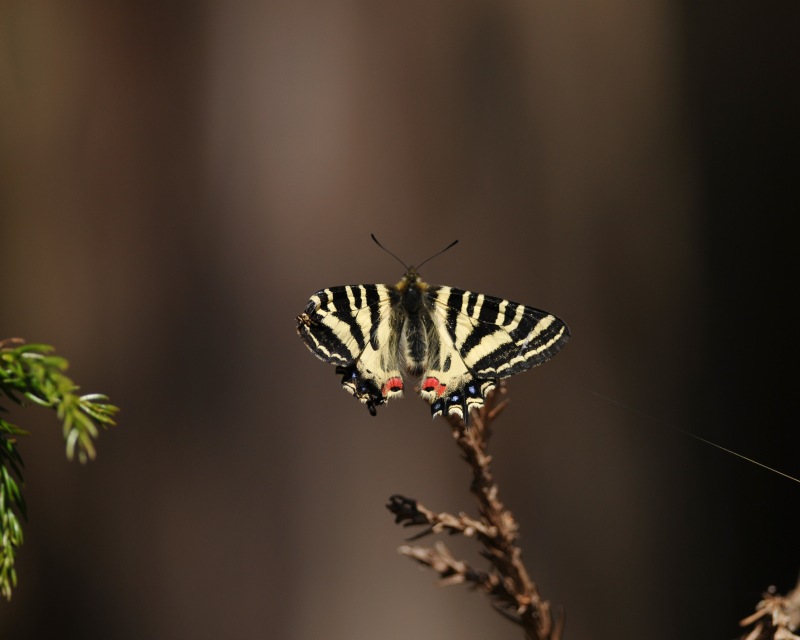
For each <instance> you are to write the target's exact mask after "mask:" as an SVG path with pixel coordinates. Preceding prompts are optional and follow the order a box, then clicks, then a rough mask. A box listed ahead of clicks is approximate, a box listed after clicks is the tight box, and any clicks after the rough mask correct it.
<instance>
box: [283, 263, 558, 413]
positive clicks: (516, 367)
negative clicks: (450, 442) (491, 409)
mask: <svg viewBox="0 0 800 640" xmlns="http://www.w3.org/2000/svg"><path fill="white" fill-rule="evenodd" d="M297 331H298V334H299V335H300V337H301V338H302V339H303V341H304V342H305V343H306V346H308V348H309V349H310V350H311V352H312V353H314V355H316V356H317V357H318V358H320V359H321V360H323V361H325V362H328V363H331V364H335V365H337V366H336V372H337V373H338V374H341V375H342V385H343V386H344V388H345V389H346V390H347V391H348V392H349V393H351V394H352V395H354V396H355V397H356V398H358V399H359V400H360V401H361V402H362V403H364V404H366V405H367V408H368V409H369V411H370V413H372V414H373V415H375V413H376V411H375V407H377V406H379V405H382V404H385V403H386V401H387V400H389V399H392V398H398V397H400V396H402V393H403V390H404V389H405V382H404V380H403V374H407V375H409V376H411V377H414V378H419V379H420V381H421V382H420V388H419V392H420V395H421V396H422V397H423V398H425V399H426V400H427V401H428V402H430V403H431V405H432V407H431V411H432V413H433V415H434V416H437V415H442V414H444V413H446V414H455V415H458V416H459V417H461V418H462V419H464V420H465V421H466V420H468V418H469V412H470V410H471V409H475V408H479V407H481V406H482V405H483V403H484V399H485V398H486V395H487V394H488V393H489V392H490V391H491V390H492V389H493V388H494V387H495V385H496V383H497V380H499V379H501V378H506V377H508V376H510V375H514V374H515V373H519V372H521V371H524V370H526V369H529V368H530V367H533V366H535V365H537V364H540V363H542V362H544V361H546V360H548V359H549V358H550V357H552V356H553V355H554V354H555V353H556V352H557V351H558V350H559V349H560V348H561V347H562V346H563V345H564V343H566V341H567V339H568V338H569V330H568V329H567V326H566V324H564V322H563V321H561V320H559V319H558V318H556V317H555V316H554V315H552V314H549V313H547V312H545V311H541V310H539V309H534V308H533V307H528V306H525V305H521V304H518V303H516V302H511V301H509V300H503V299H501V298H494V297H492V296H485V295H483V294H477V293H472V292H470V291H464V290H462V289H456V288H453V287H447V286H440V285H429V284H427V283H425V282H423V281H422V280H421V279H420V277H419V274H418V273H417V271H416V269H414V267H410V268H409V269H408V271H407V272H406V274H405V276H403V279H402V280H401V281H400V282H398V283H397V284H396V285H394V286H391V285H384V284H365V285H346V286H340V287H331V288H328V289H322V290H321V291H318V292H317V293H315V294H314V295H313V296H311V298H310V300H309V301H308V304H307V305H306V308H305V310H304V312H303V313H302V314H300V315H299V316H298V317H297Z"/></svg>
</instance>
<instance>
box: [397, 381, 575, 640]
mask: <svg viewBox="0 0 800 640" xmlns="http://www.w3.org/2000/svg"><path fill="white" fill-rule="evenodd" d="M505 394H506V389H505V385H504V384H500V385H498V387H497V389H496V390H495V391H494V392H493V393H492V394H490V395H489V396H488V397H487V399H486V403H485V404H484V406H483V407H482V408H481V409H480V410H479V411H478V412H477V413H474V414H473V425H472V426H471V427H467V426H466V425H465V424H464V422H463V421H462V420H460V419H459V418H457V417H455V416H449V417H448V419H447V420H448V423H449V425H450V428H451V430H452V435H453V438H454V439H455V441H456V444H457V445H458V447H459V448H460V449H461V452H462V455H463V458H464V459H465V460H466V461H467V463H468V464H469V466H470V469H471V470H472V482H471V484H470V491H471V492H472V493H473V494H474V495H475V496H476V497H477V499H478V509H479V511H480V518H479V519H475V518H472V517H470V516H468V515H466V514H464V513H459V514H458V515H457V516H456V515H452V514H450V513H447V512H443V513H435V512H434V511H431V510H430V509H428V508H427V507H424V506H423V505H421V504H420V503H418V502H417V501H416V500H413V499H411V498H406V497H403V496H400V495H395V496H392V497H391V498H390V499H389V504H388V505H387V508H388V509H389V510H390V511H391V512H392V513H393V514H394V515H395V521H396V522H397V523H402V524H403V526H406V527H408V526H415V525H418V526H425V527H426V528H425V529H424V530H423V531H422V532H421V533H420V534H418V535H416V536H414V537H413V538H412V539H418V538H420V537H423V536H426V535H429V534H432V533H443V532H446V533H450V534H454V535H457V534H460V535H463V536H466V537H470V538H475V539H477V540H478V541H479V542H480V543H481V545H482V547H483V549H482V554H483V555H484V556H485V557H486V558H488V559H489V561H490V562H491V564H492V570H491V571H489V572H483V571H478V570H476V569H474V568H472V567H471V566H470V565H469V564H468V563H466V562H464V561H459V560H456V559H455V558H453V556H452V555H451V554H450V552H449V551H448V549H447V547H446V546H445V545H444V544H442V543H437V544H436V545H435V546H434V547H433V548H425V547H411V546H404V547H400V549H399V551H400V553H402V554H404V555H406V556H408V557H410V558H413V559H414V560H416V561H417V562H419V563H421V564H423V565H425V566H428V567H430V568H431V569H433V570H434V571H436V572H437V573H438V574H439V575H440V576H441V579H442V582H441V584H442V585H443V586H444V585H450V584H460V583H465V584H470V585H472V586H473V587H475V588H477V589H480V590H482V591H484V592H486V593H487V594H489V595H490V596H491V597H492V599H493V602H492V604H493V605H494V607H495V609H497V611H499V612H500V613H501V614H503V615H504V616H505V617H507V618H508V619H510V620H512V621H513V622H515V623H516V624H519V625H520V626H521V627H523V629H524V630H525V635H526V638H528V640H560V638H562V636H563V628H564V615H563V612H562V613H561V615H559V616H558V617H557V618H556V619H554V617H553V614H552V612H551V609H550V603H549V602H548V601H547V600H544V599H543V598H542V597H541V596H540V594H539V591H538V589H537V587H536V585H535V584H534V582H533V580H531V578H530V576H529V574H528V571H527V569H526V568H525V565H524V564H523V562H522V551H521V549H520V548H519V547H518V546H517V544H516V541H517V533H518V530H519V526H518V524H517V522H516V520H515V519H514V516H513V515H512V514H511V512H510V511H509V510H508V509H506V507H505V505H504V504H503V503H502V501H501V500H500V491H499V488H498V486H497V483H496V482H495V480H494V476H493V475H492V470H491V462H492V458H491V456H490V455H489V454H488V453H487V447H488V441H489V437H490V436H491V425H492V423H493V421H494V420H495V419H496V418H497V416H498V415H500V413H501V412H502V410H503V409H504V408H505V406H506V404H507V403H508V401H507V400H506V399H504V398H503V396H505Z"/></svg>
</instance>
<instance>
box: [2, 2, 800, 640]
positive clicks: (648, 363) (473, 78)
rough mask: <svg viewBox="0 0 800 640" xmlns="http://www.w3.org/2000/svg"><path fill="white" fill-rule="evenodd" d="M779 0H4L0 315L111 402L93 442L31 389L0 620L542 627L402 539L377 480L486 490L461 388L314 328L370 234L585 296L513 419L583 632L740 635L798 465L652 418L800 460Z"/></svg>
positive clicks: (443, 635)
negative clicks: (15, 558)
mask: <svg viewBox="0 0 800 640" xmlns="http://www.w3.org/2000/svg"><path fill="white" fill-rule="evenodd" d="M700 4H702V7H700V6H696V5H700ZM795 7H796V3H781V4H778V3H770V2H767V3H758V4H755V5H753V4H746V3H723V2H720V1H714V2H710V3H691V2H683V3H671V2H649V3H642V2H635V1H630V0H629V1H625V0H612V1H608V2H603V3H592V2H555V3H554V2H540V1H535V0H525V1H516V0H501V1H499V2H498V1H494V2H488V1H485V2H469V3H465V2H461V1H459V2H453V1H442V2H433V3H431V2H410V3H397V2H394V3H370V2H320V1H314V0H311V1H307V2H281V1H280V0H277V1H268V2H260V3H258V2H239V3H223V2H162V3H135V2H113V3H109V2H92V1H88V0H87V1H84V2H72V3H62V2H54V1H50V2H27V1H16V2H14V1H11V0H3V1H2V2H0V216H1V217H0V247H2V252H0V270H1V272H2V274H3V280H2V281H3V285H2V303H1V304H0V337H7V336H22V337H25V338H26V339H28V340H30V341H38V342H46V343H51V344H54V345H56V346H57V347H58V350H59V353H60V354H62V355H64V356H66V357H68V358H69V359H70V361H71V362H72V369H71V373H72V374H73V376H74V378H75V379H76V380H77V381H79V382H80V383H81V384H82V385H83V388H84V390H85V391H87V392H88V391H102V392H105V393H108V394H110V395H111V397H112V399H113V400H114V401H115V402H116V403H117V404H119V405H120V406H121V407H122V408H123V413H122V414H121V416H120V421H119V426H118V427H116V428H114V429H113V430H111V431H110V432H108V433H105V434H103V435H102V437H101V438H100V441H99V443H98V447H99V458H98V460H97V461H96V462H94V463H92V464H89V465H86V466H84V467H81V466H80V465H78V464H68V463H67V462H66V461H65V460H64V455H63V443H62V441H61V439H60V437H59V428H58V424H57V423H56V421H55V419H54V417H53V416H52V415H50V414H48V413H47V412H45V411H42V410H37V409H28V410H24V411H20V410H15V411H14V412H13V414H12V417H13V418H14V419H16V420H17V421H18V422H21V423H22V424H23V426H26V427H28V428H29V429H30V430H31V431H32V432H33V434H32V436H31V437H30V438H27V439H26V440H25V441H24V443H23V444H22V452H23V455H24V456H25V460H26V470H25V471H26V491H27V494H26V496H27V500H28V503H29V517H30V521H29V523H28V525H27V528H26V531H25V536H26V541H25V545H24V547H23V549H22V553H21V558H20V561H19V566H18V569H19V574H20V583H19V588H18V590H17V591H16V593H15V594H14V598H13V601H12V602H11V603H10V604H9V603H0V636H2V637H3V638H15V639H26V638H61V639H64V638H70V639H71V638H103V639H118V638H119V639H140V638H157V639H161V638H193V639H205V638H209V639H212V638H222V637H226V638H276V639H287V640H295V639H306V638H330V639H348V640H349V639H353V640H360V639H373V638H380V639H382V640H394V639H398V640H399V639H407V638H436V639H442V640H451V639H452V640H455V639H459V640H461V639H464V638H487V637H491V638H496V639H501V638H502V639H506V638H507V639H509V640H510V639H512V638H519V637H521V634H520V632H519V631H518V629H517V628H515V627H513V626H512V625H511V624H510V623H508V622H506V621H504V620H503V619H501V618H500V617H499V616H497V615H496V614H495V613H493V612H492V611H491V610H490V608H489V606H488V605H487V603H486V602H485V601H484V600H485V599H484V598H483V597H482V596H480V595H477V594H474V593H470V592H468V591H467V590H466V589H462V588H458V587H453V588H450V589H439V588H437V587H436V586H435V585H434V584H433V583H434V576H433V575H432V574H431V573H427V572H421V571H418V570H417V569H416V568H415V567H414V566H413V565H412V564H411V562H410V561H408V560H406V559H404V558H402V557H400V556H398V555H397V554H396V552H395V548H396V547H397V546H398V545H399V544H401V543H402V542H403V539H404V537H405V536H406V535H408V534H409V532H408V531H407V530H402V529H399V528H398V527H396V526H395V525H394V524H393V523H392V520H391V517H390V515H389V514H388V512H386V511H385V509H384V506H383V505H384V503H385V502H386V500H387V498H388V497H389V495H391V494H393V493H403V494H406V495H409V496H413V497H416V498H419V499H420V500H422V501H423V502H424V503H426V504H427V505H428V506H430V507H431V508H434V509H442V510H445V509H447V510H451V511H457V510H467V511H470V512H474V508H473V503H472V500H471V498H470V496H469V495H468V493H467V485H468V473H467V470H466V468H465V466H464V465H463V463H462V462H461V461H460V460H459V459H458V456H457V453H456V450H455V447H454V446H453V445H452V443H451V442H450V436H449V433H448V430H447V428H446V425H445V424H444V423H442V422H433V423H431V421H430V419H429V409H428V406H427V405H426V404H425V403H423V402H422V401H420V400H419V399H417V398H414V397H409V398H407V399H406V400H404V401H402V402H399V403H396V404H393V405H390V406H389V407H387V408H381V409H380V410H379V414H378V417H377V418H372V417H370V416H369V415H368V413H367V411H366V410H365V409H364V408H363V407H361V406H359V405H358V404H357V403H355V402H354V401H353V400H352V399H351V398H349V397H348V396H347V395H346V394H345V393H343V392H342V390H341V389H340V388H339V386H340V385H339V382H338V379H337V378H336V377H335V376H334V373H333V367H329V366H326V365H324V364H322V363H320V362H318V361H317V360H315V359H314V358H313V357H312V356H311V355H310V354H309V353H308V352H307V350H306V349H305V347H304V346H303V345H302V344H301V342H300V341H299V340H298V339H297V338H296V336H295V329H294V324H295V323H294V318H295V316H296V314H297V313H298V312H300V311H301V310H302V309H303V307H304V305H305V303H306V300H307V299H308V297H309V296H310V295H311V294H312V293H313V292H314V291H316V290H317V289H320V288H322V287H325V286H330V285H338V284H347V283H358V282H389V283H394V282H396V281H397V280H398V279H399V278H400V276H401V275H402V268H401V267H400V266H399V265H398V264H397V263H396V262H394V261H393V260H392V259H391V258H390V257H389V256H387V255H386V254H384V253H382V252H380V251H379V250H378V249H377V248H376V247H375V246H374V245H373V244H372V242H371V241H370V239H369V234H370V233H375V234H376V235H377V236H378V238H380V239H381V240H382V241H383V242H384V243H385V244H386V245H387V246H388V247H390V248H391V249H392V250H393V251H395V252H396V253H398V254H399V255H400V256H402V257H403V258H404V259H405V260H406V261H407V262H411V263H418V262H419V261H421V260H422V259H424V258H425V257H427V256H429V255H431V254H432V253H434V252H435V251H437V250H439V249H440V248H442V247H443V246H445V245H446V244H447V243H448V242H450V241H451V240H453V239H454V238H458V239H459V240H460V241H461V243H460V245H459V246H458V247H457V248H456V249H453V250H452V251H450V252H448V253H447V254H446V255H444V256H442V257H440V258H437V259H436V260H435V261H433V262H431V263H429V264H428V265H426V267H425V269H424V272H423V275H424V276H425V277H426V279H427V280H428V281H430V282H435V283H445V284H450V285H454V286H461V287H465V288H469V289H474V290H477V291H482V292H485V293H489V294H494V295H500V296H505V297H510V298H512V299H514V300H518V301H521V302H526V303H528V304H533V305H535V306H539V307H542V308H545V309H548V310H551V311H553V312H554V313H557V314H558V315H560V316H561V317H563V318H564V319H565V320H567V322H568V323H569V324H570V326H571V329H572V332H573V339H572V341H571V343H570V344H569V346H568V347H567V349H566V350H565V351H564V352H563V353H562V354H560V355H559V356H558V357H557V358H556V359H554V360H553V361H552V362H551V363H548V364H547V365H545V366H544V367H542V368H540V369H536V370H534V371H533V372H530V373H528V374H525V375H522V376H519V377H517V378H515V379H513V380H512V381H511V384H510V395H511V398H512V405H511V407H510V408H509V410H508V411H507V413H506V414H505V416H504V417H503V419H502V420H501V421H500V422H499V423H498V430H497V433H496V436H495V439H494V441H493V453H494V455H495V466H496V469H495V470H496V474H497V476H498V478H499V480H500V482H501V488H502V490H503V492H504V493H503V497H504V499H505V501H506V502H507V504H508V505H509V506H510V508H511V509H512V510H513V511H514V513H515V514H516V515H517V516H518V518H519V520H520V523H521V526H522V539H521V543H522V545H523V549H524V550H525V557H526V560H527V563H528V567H529V569H530V571H531V573H532V574H533V577H534V578H535V579H536V581H537V582H538V584H539V586H540V589H541V590H542V592H543V594H544V595H545V596H546V597H548V598H550V599H551V600H552V601H553V603H554V604H555V605H558V606H564V607H566V609H567V612H568V622H567V638H569V639H570V640H578V639H584V638H585V639H596V640H603V639H611V638H643V637H646V638H649V639H662V638H663V639H667V638H670V639H672V638H730V637H735V636H736V635H737V633H738V628H737V626H736V622H737V621H738V619H739V618H741V617H743V616H745V615H747V614H748V613H749V612H750V611H751V608H752V606H754V605H755V603H756V601H757V600H758V598H759V595H760V593H761V592H762V590H763V589H765V588H766V587H767V586H768V585H769V584H772V583H775V584H777V585H778V587H779V588H780V589H782V590H786V589H788V588H789V587H791V586H792V583H793V581H794V579H795V577H796V575H797V570H798V567H800V558H799V557H798V556H799V555H800V554H798V553H797V545H796V542H797V534H796V520H795V521H794V525H793V524H792V521H791V516H790V515H789V514H791V513H796V506H797V500H798V496H800V492H799V491H798V487H797V485H794V484H793V483H791V482H789V481H786V480H783V479H781V478H780V477H778V476H775V475H772V474H769V473H766V472H765V471H763V470H761V469H759V468H757V467H755V466H753V465H750V464H746V463H744V462H742V461H740V460H737V459H736V458H734V457H732V456H728V455H725V454H723V453H721V452H719V451H717V450H715V449H712V448H710V447H707V446H706V445H703V444H700V443H698V442H696V441H694V440H692V439H690V438H687V437H685V436H683V435H681V434H679V433H676V432H675V431H671V430H669V429H666V428H664V427H663V424H662V423H663V422H669V423H672V424H675V425H679V426H680V427H682V428H684V429H688V430H691V431H694V432H696V433H698V434H700V435H702V436H704V437H707V438H710V439H713V440H715V441H717V442H720V443H721V444H724V445H725V446H728V447H730V448H732V449H736V450H738V451H742V452H743V453H746V454H748V455H751V456H753V457H755V458H758V459H760V460H763V461H764V462H766V463H769V464H773V465H775V466H779V467H781V468H783V469H784V470H786V471H788V472H790V473H794V474H795V475H797V474H798V471H799V469H798V465H797V457H796V451H797V449H796V447H795V448H794V449H793V448H792V447H793V446H794V445H796V442H797V441H796V439H795V440H793V441H790V440H789V439H790V437H795V436H794V434H795V433H796V429H797V425H798V410H797V404H796V397H797V393H796V383H797V374H796V370H795V365H794V363H795V362H796V358H797V356H798V352H797V351H798V349H797V347H798V344H797V339H796V337H795V333H794V327H796V326H797V324H798V320H799V318H798V312H797V310H796V305H793V303H792V298H793V297H794V296H795V295H796V292H797V284H796V283H797V280H796V277H795V276H796V267H795V264H796V256H797V253H796V234H794V233H789V227H788V225H789V223H790V215H796V213H797V207H796V200H792V197H790V194H791V193H793V192H794V191H795V190H796V186H797V181H798V178H799V177H800V171H798V164H797V153H796V149H797V142H798V140H797V133H798V121H797V113H798V111H797V106H798V105H797V104H796V102H794V97H793V96H792V94H791V91H790V89H791V87H792V85H796V81H795V79H796V70H797V68H796V64H797V59H798V58H797V51H796V50H795V45H794V42H796V33H795V32H794V30H795V29H796V25H797V22H796V18H797V10H796V8H795ZM795 88H796V87H795ZM790 367H791V369H790ZM595 393H599V394H602V395H605V396H609V397H611V398H613V399H614V400H615V401H618V402H620V403H622V404H625V405H630V406H631V407H633V408H634V410H629V409H626V408H624V407H622V406H619V405H617V404H614V403H610V402H606V401H604V400H602V399H600V398H598V397H597V395H595ZM4 404H7V403H4ZM792 443H794V444H792ZM787 517H788V518H790V520H789V522H787ZM792 527H794V528H792ZM429 541H430V542H433V540H432V539H429ZM447 543H448V544H451V545H452V547H453V549H454V550H455V552H456V553H457V554H458V555H459V556H464V557H467V558H471V559H473V560H475V562H477V563H480V560H478V559H476V558H475V550H474V548H473V547H472V546H471V545H468V544H464V545H462V544H460V543H459V541H458V540H452V539H448V540H447Z"/></svg>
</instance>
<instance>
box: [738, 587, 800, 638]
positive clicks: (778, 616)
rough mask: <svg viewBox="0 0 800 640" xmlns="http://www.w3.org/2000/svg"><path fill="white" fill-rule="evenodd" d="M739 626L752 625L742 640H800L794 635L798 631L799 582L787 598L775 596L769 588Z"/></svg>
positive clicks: (799, 636) (799, 619)
mask: <svg viewBox="0 0 800 640" xmlns="http://www.w3.org/2000/svg"><path fill="white" fill-rule="evenodd" d="M739 624H740V625H741V626H743V627H749V626H750V625H753V628H752V629H751V630H750V631H749V632H748V633H747V635H745V636H742V640H800V635H797V634H795V633H794V632H795V631H797V630H798V629H800V581H799V582H798V583H797V586H796V587H795V588H794V589H793V590H792V591H790V592H789V595H787V596H779V595H777V594H776V593H775V588H774V587H771V588H770V590H769V591H768V592H767V593H765V594H764V597H763V599H762V600H761V602H759V603H758V604H757V605H756V612H755V613H754V614H753V615H751V616H748V617H747V618H745V619H744V620H742V621H741V622H740V623H739Z"/></svg>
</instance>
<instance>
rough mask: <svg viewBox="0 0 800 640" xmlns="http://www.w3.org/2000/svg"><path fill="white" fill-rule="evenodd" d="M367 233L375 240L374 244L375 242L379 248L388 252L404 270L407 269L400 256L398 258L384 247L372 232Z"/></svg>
mask: <svg viewBox="0 0 800 640" xmlns="http://www.w3.org/2000/svg"><path fill="white" fill-rule="evenodd" d="M369 235H370V236H371V237H372V239H373V240H374V241H375V244H377V245H378V246H379V247H380V248H381V249H383V250H384V251H385V252H386V253H388V254H389V255H390V256H392V257H393V258H394V259H395V260H397V261H398V262H399V263H400V264H402V265H403V267H405V270H406V271H408V265H407V264H406V263H405V262H403V261H402V260H401V259H400V258H398V257H397V256H396V255H394V254H393V253H392V252H391V251H389V250H388V249H387V248H386V247H384V246H383V245H382V244H381V243H380V242H378V239H377V238H376V237H375V234H374V233H370V234H369Z"/></svg>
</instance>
